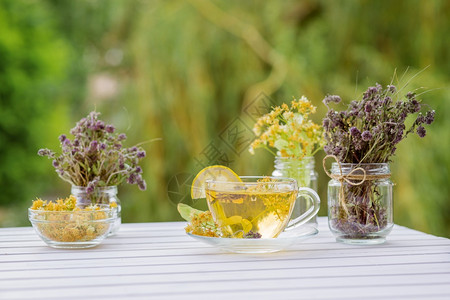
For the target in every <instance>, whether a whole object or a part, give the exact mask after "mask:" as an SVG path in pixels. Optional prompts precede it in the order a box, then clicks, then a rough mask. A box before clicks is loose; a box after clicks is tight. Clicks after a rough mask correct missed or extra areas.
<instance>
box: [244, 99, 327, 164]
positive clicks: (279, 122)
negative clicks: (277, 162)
mask: <svg viewBox="0 0 450 300" xmlns="http://www.w3.org/2000/svg"><path fill="white" fill-rule="evenodd" d="M315 112H316V107H315V106H313V105H312V104H311V102H310V101H309V100H308V99H307V98H306V97H301V98H300V99H299V100H293V101H292V102H291V107H289V106H288V105H287V104H286V103H283V104H282V105H281V106H276V107H274V108H273V109H272V111H271V112H270V113H268V114H265V115H264V116H262V117H261V118H259V119H258V120H257V122H256V124H255V125H254V127H253V132H254V133H255V135H256V136H257V137H258V138H257V139H255V140H254V141H253V143H252V144H251V145H250V149H249V151H250V153H252V154H254V152H255V151H254V149H256V148H264V149H266V150H268V151H269V152H270V153H272V154H273V155H275V156H276V155H277V154H276V153H274V151H273V150H272V149H273V148H275V149H276V151H278V152H279V154H280V156H281V157H291V158H297V159H301V158H303V157H305V156H313V155H314V154H315V153H316V152H317V151H319V150H320V149H321V148H322V147H323V144H324V140H323V129H322V127H321V126H320V125H317V124H315V123H313V122H312V121H311V120H308V117H309V115H310V114H312V113H315Z"/></svg>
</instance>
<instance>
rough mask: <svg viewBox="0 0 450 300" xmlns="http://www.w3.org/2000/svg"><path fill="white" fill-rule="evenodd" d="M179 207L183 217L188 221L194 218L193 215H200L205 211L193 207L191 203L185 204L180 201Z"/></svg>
mask: <svg viewBox="0 0 450 300" xmlns="http://www.w3.org/2000/svg"><path fill="white" fill-rule="evenodd" d="M177 209H178V212H179V213H180V215H181V217H182V218H183V219H185V220H186V221H188V222H190V221H191V220H192V217H193V216H195V215H198V214H200V213H202V212H203V211H201V210H198V209H195V208H192V207H190V206H189V205H187V204H184V203H178V206H177Z"/></svg>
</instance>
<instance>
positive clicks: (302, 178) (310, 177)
mask: <svg viewBox="0 0 450 300" xmlns="http://www.w3.org/2000/svg"><path fill="white" fill-rule="evenodd" d="M314 166H315V163H314V157H311V156H308V157H303V158H302V159H298V158H291V157H281V156H280V155H277V156H276V157H275V170H274V171H273V172H272V176H274V177H288V178H294V179H295V180H297V184H298V187H299V188H300V187H308V188H311V189H313V190H314V191H316V192H317V178H318V173H317V172H316V171H315V170H314ZM309 202H310V201H300V200H297V202H296V203H295V206H294V211H293V212H292V218H296V217H298V216H301V215H302V214H303V213H305V212H306V211H308V209H310V207H309V206H308V205H310V203H309ZM306 224H308V225H312V226H313V227H315V228H317V226H318V224H317V215H316V216H314V217H313V218H311V220H309V221H308V222H307V223H306Z"/></svg>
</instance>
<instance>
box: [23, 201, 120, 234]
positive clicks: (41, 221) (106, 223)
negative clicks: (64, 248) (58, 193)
mask: <svg viewBox="0 0 450 300" xmlns="http://www.w3.org/2000/svg"><path fill="white" fill-rule="evenodd" d="M114 206H115V205H114V203H112V205H110V206H105V205H103V206H98V205H89V206H87V207H85V208H81V207H79V206H77V200H76V198H75V197H74V196H73V195H71V196H70V197H68V198H66V199H58V200H56V201H55V202H53V201H44V200H41V199H36V200H35V201H33V204H32V205H31V207H30V210H29V212H30V221H31V222H32V224H33V226H34V227H35V228H36V230H37V231H38V233H39V234H40V235H41V236H42V237H44V238H46V239H49V240H51V241H53V242H61V243H70V242H86V241H91V240H94V239H97V238H99V237H101V236H104V235H106V234H107V232H108V231H109V229H110V226H111V224H112V223H111V220H112V219H111V211H112V210H111V208H113V207H114Z"/></svg>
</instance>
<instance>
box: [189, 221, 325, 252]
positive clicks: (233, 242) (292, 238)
mask: <svg viewBox="0 0 450 300" xmlns="http://www.w3.org/2000/svg"><path fill="white" fill-rule="evenodd" d="M318 232H319V231H318V230H317V228H315V227H312V226H300V227H299V228H295V229H292V230H289V231H285V232H282V233H281V234H280V235H279V236H278V237H277V238H273V239H233V238H216V237H207V236H201V235H195V234H192V233H187V235H189V236H190V237H192V238H194V239H196V240H199V241H201V242H203V243H206V244H209V245H211V246H214V247H217V248H219V249H222V250H225V251H229V252H234V253H271V252H278V251H280V250H283V249H286V248H288V247H289V246H292V245H293V244H295V243H297V242H299V241H302V240H306V239H308V238H310V237H312V236H315V235H316V234H317V233H318Z"/></svg>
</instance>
